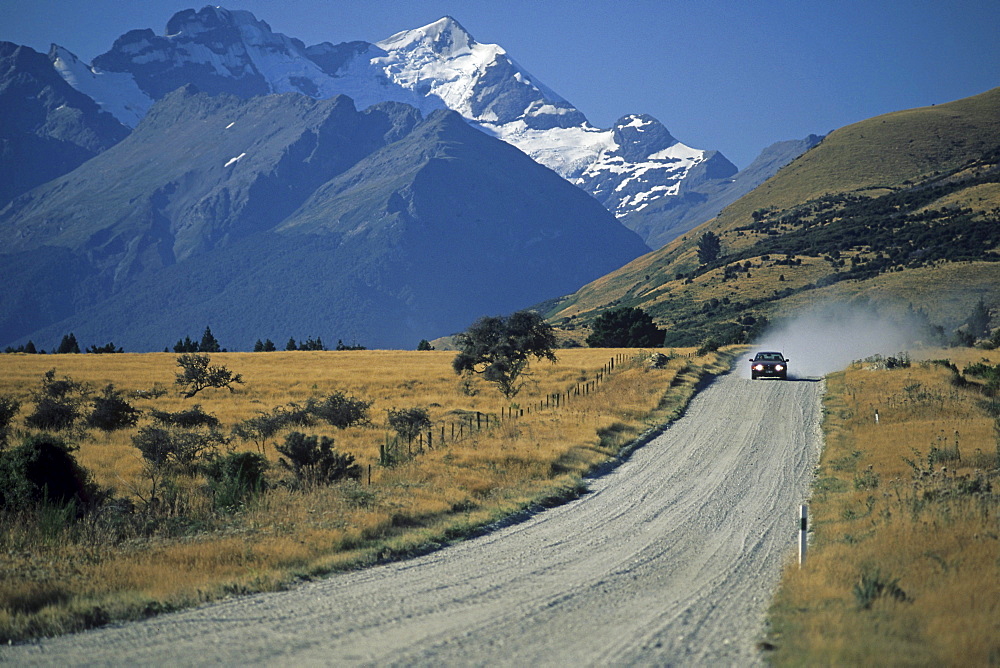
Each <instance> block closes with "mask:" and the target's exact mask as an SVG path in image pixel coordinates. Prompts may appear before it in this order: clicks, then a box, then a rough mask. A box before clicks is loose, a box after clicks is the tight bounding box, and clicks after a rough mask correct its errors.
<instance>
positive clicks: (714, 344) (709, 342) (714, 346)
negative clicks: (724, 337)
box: [695, 337, 720, 357]
mask: <svg viewBox="0 0 1000 668" xmlns="http://www.w3.org/2000/svg"><path fill="white" fill-rule="evenodd" d="M719 345H720V344H719V342H718V340H716V339H715V338H714V337H709V338H707V339H705V340H704V341H703V342H702V344H701V347H699V348H698V351H697V352H696V353H695V354H696V355H698V357H701V356H702V355H707V354H709V353H714V352H715V351H716V350H718V349H719Z"/></svg>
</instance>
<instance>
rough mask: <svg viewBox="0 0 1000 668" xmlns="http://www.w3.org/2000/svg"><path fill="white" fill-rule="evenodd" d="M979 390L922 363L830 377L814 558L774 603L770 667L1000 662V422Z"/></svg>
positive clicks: (961, 353) (993, 360)
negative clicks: (990, 411)
mask: <svg viewBox="0 0 1000 668" xmlns="http://www.w3.org/2000/svg"><path fill="white" fill-rule="evenodd" d="M925 356H926V357H928V358H934V357H940V358H945V357H948V358H950V359H951V360H952V362H953V363H954V364H955V365H956V366H957V368H958V369H959V370H961V369H963V368H965V366H966V365H967V364H969V363H971V362H977V361H980V360H981V359H982V358H983V357H984V356H985V357H986V358H987V359H988V360H989V363H990V364H993V365H995V364H997V363H1000V353H997V352H996V351H992V352H989V353H984V351H980V350H947V351H937V352H935V353H927V354H925ZM982 389H983V388H982V386H981V385H976V384H974V382H973V384H969V383H966V382H961V381H957V380H956V376H955V374H954V373H953V371H952V370H950V369H948V368H947V367H945V366H943V365H941V364H936V363H931V362H927V361H925V362H921V363H917V364H915V365H914V366H912V367H910V368H904V369H893V370H872V369H870V368H866V366H865V365H855V366H852V367H851V368H849V369H847V370H846V371H843V372H840V373H836V374H832V375H831V376H829V377H828V393H827V397H826V400H825V401H826V406H825V408H826V421H825V425H824V428H825V430H826V435H827V443H826V448H825V451H824V453H823V455H822V458H821V462H820V466H819V471H818V476H817V481H816V484H815V486H814V488H813V498H812V500H811V503H810V515H811V520H810V525H811V528H812V535H811V539H812V540H811V547H810V552H809V558H808V561H807V563H806V566H805V567H804V568H802V569H800V568H799V567H798V565H797V564H794V565H789V566H788V567H787V568H786V571H785V574H784V578H783V581H782V584H781V588H780V590H779V593H778V595H777V597H776V599H775V601H774V603H773V605H772V608H771V612H770V621H771V633H770V636H769V638H768V643H769V644H770V645H773V646H775V647H777V650H776V651H775V653H774V654H773V655H772V656H771V658H772V661H773V662H774V663H776V664H780V665H789V664H791V665H817V664H818V665H884V664H894V665H900V664H901V665H913V664H919V665H956V666H957V665H963V666H965V665H993V664H995V663H997V661H998V660H1000V431H998V429H1000V425H997V423H996V422H995V418H994V417H993V416H990V415H988V413H987V412H986V411H985V410H984V409H983V401H984V396H983V392H982ZM876 410H878V413H879V421H878V423H877V424H876V422H875V419H874V416H875V411H876Z"/></svg>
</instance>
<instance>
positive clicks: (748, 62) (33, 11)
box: [0, 0, 1000, 167]
mask: <svg viewBox="0 0 1000 668" xmlns="http://www.w3.org/2000/svg"><path fill="white" fill-rule="evenodd" d="M217 1H218V0H217ZM203 4H204V3H198V2H195V3H191V2H183V1H180V0H179V1H176V2H175V1H172V0H0V17H2V19H0V40H6V41H11V42H16V43H18V44H26V45H28V46H31V47H32V48H35V49H37V50H39V51H47V50H48V47H49V44H50V43H52V42H55V43H57V44H60V45H61V46H64V47H66V48H68V49H69V50H70V51H72V52H74V53H75V54H76V55H77V56H79V57H81V58H82V59H84V60H85V61H88V62H89V61H90V60H91V59H92V58H93V57H94V56H96V55H98V54H100V53H103V52H105V51H107V50H108V49H109V48H110V47H111V44H112V43H113V42H114V40H115V38H116V37H118V36H119V35H121V34H122V33H124V32H126V31H127V30H130V29H136V28H152V29H153V31H154V32H156V33H158V34H162V33H163V30H164V27H165V26H166V23H167V20H168V19H169V18H170V17H171V16H172V15H173V14H174V13H175V12H177V11H180V10H182V9H188V8H195V9H197V8H200V7H202V6H203ZM223 6H224V7H226V8H228V9H248V10H250V11H252V12H253V13H254V14H255V15H256V16H257V18H259V19H262V20H264V21H267V22H268V23H269V24H270V25H271V28H272V29H274V30H275V31H276V32H282V33H285V34H286V35H289V36H291V37H297V38H299V39H301V40H302V41H304V42H305V43H306V44H315V43H318V42H323V41H328V42H333V43H339V42H344V41H349V40H367V41H377V40H380V39H383V38H385V37H388V36H389V35H392V34H393V33H395V32H398V31H400V30H405V29H410V28H416V27H419V26H422V25H426V24H428V23H431V22H433V21H435V20H437V19H439V18H441V17H442V16H445V15H450V16H452V17H454V18H455V19H457V20H458V21H459V23H461V24H462V25H463V26H464V27H465V28H466V30H468V31H469V32H470V33H471V34H472V36H473V37H474V38H475V39H476V40H477V41H479V42H483V43H494V44H500V45H501V46H503V47H504V48H505V49H506V50H507V52H508V54H510V56H511V57H512V58H514V60H516V61H517V62H518V63H520V64H521V65H522V66H523V67H524V68H525V69H527V70H528V71H529V72H530V73H531V74H532V75H533V76H534V77H535V78H536V79H538V80H540V81H542V82H543V83H545V84H546V85H547V86H549V87H550V88H552V89H553V90H555V91H556V92H557V93H559V94H560V95H562V96H563V97H564V98H566V99H567V100H569V101H570V102H571V103H572V104H573V105H575V106H576V107H577V108H578V109H580V110H581V111H582V112H583V113H584V114H585V115H586V116H587V117H588V118H589V119H590V121H591V122H592V123H593V124H595V125H597V126H599V127H609V126H610V125H611V123H613V122H614V121H615V120H616V119H617V118H619V117H620V116H622V115H624V114H628V113H646V114H650V115H652V116H654V117H656V118H658V119H659V120H660V121H661V122H662V123H663V124H664V125H666V127H667V128H668V129H669V130H670V131H671V133H672V134H673V135H674V136H675V137H676V138H677V139H679V140H681V141H682V142H684V143H686V144H688V145H690V146H693V147H696V148H702V149H716V150H719V151H721V152H722V153H723V154H725V155H726V157H728V158H729V159H730V160H732V161H733V162H734V163H736V164H737V165H738V166H739V167H745V166H746V165H747V164H748V163H749V162H750V161H751V160H753V158H754V157H756V155H757V154H758V153H759V152H760V150H761V149H763V148H764V147H765V146H767V145H769V144H771V143H773V142H775V141H781V140H784V139H798V138H801V137H804V136H806V135H808V134H810V133H816V134H824V133H826V132H829V131H830V130H833V129H836V128H838V127H842V126H844V125H848V124H850V123H853V122H855V121H859V120H863V119H865V118H870V117H872V116H876V115H879V114H883V113H887V112H890V111H898V110H901V109H908V108H912V107H920V106H927V105H931V104H940V103H943V102H948V101H951V100H955V99H958V98H962V97H967V96H969V95H975V94H977V93H981V92H984V91H986V90H989V89H990V88H993V87H996V86H1000V0H953V1H950V2H943V1H941V0H931V1H926V0H912V1H910V2H906V1H901V0H895V1H889V0H864V1H862V0H826V1H825V2H815V1H811V0H796V1H782V2H778V1H774V2H771V1H767V0H756V1H755V0H740V1H735V0H733V1H730V0H727V1H717V2H716V1H711V0H684V1H681V0H572V1H569V0H505V1H504V2H499V1H498V0H488V1H480V0H230V1H228V2H226V3H224V4H223Z"/></svg>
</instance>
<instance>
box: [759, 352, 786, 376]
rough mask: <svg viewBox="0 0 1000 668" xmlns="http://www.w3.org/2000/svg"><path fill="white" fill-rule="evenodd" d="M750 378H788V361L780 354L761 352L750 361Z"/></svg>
mask: <svg viewBox="0 0 1000 668" xmlns="http://www.w3.org/2000/svg"><path fill="white" fill-rule="evenodd" d="M750 378H752V379H753V380H757V379H758V378H780V379H782V380H786V379H787V378H788V360H787V359H785V356H784V355H782V354H781V353H775V352H766V353H764V352H761V353H757V355H756V356H755V357H754V358H753V359H752V360H750Z"/></svg>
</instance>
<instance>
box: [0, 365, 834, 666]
mask: <svg viewBox="0 0 1000 668" xmlns="http://www.w3.org/2000/svg"><path fill="white" fill-rule="evenodd" d="M822 392H823V383H822V382H821V381H819V380H799V381H787V382H782V381H751V380H749V379H748V378H746V377H745V375H743V374H741V373H739V372H734V373H730V374H728V375H726V376H723V377H721V378H719V379H718V380H716V381H715V382H714V383H712V384H711V385H709V386H708V387H707V388H706V389H704V390H703V391H702V392H701V393H700V394H699V395H698V396H697V397H695V399H694V400H693V402H692V403H691V405H690V407H689V408H688V410H687V413H686V415H685V416H684V417H683V418H682V419H681V420H679V421H678V422H676V423H675V424H674V425H673V426H671V427H670V428H669V429H667V430H666V431H665V432H664V433H663V434H661V435H660V436H658V437H657V438H655V439H654V440H652V441H650V442H649V443H647V444H646V445H644V446H643V447H641V448H638V449H637V450H635V451H634V452H633V453H632V455H631V456H630V457H629V458H628V459H627V461H625V462H624V463H623V464H622V465H621V466H619V467H617V468H615V469H613V470H612V471H611V472H609V473H606V474H605V475H602V476H600V477H598V478H595V479H594V480H591V481H590V493H588V494H586V495H584V496H582V497H581V498H579V499H577V500H575V501H572V502H570V503H567V504H565V505H563V506H560V507H557V508H553V509H550V510H546V511H544V512H540V513H538V514H536V515H534V516H532V517H531V518H530V519H528V520H525V521H523V522H520V523H517V524H513V525H511V526H507V527H504V528H501V529H498V530H496V531H494V532H492V533H489V534H487V535H484V536H480V537H478V538H475V539H471V540H468V541H465V542H463V543H460V544H457V545H454V546H451V547H448V548H445V549H442V550H438V551H436V552H433V553H431V554H428V555H425V556H422V557H418V558H415V559H411V560H407V561H402V562H398V563H392V564H387V565H382V566H377V567H374V568H370V569H367V570H364V571H359V572H353V573H347V574H341V575H336V576H333V577H331V578H329V579H327V580H323V581H319V582H314V583H309V584H307V585H304V586H300V587H296V588H295V589H293V590H289V591H285V592H279V593H274V594H264V595H258V596H251V597H244V598H234V599H230V600H227V601H223V602H220V603H217V604H211V605H206V606H204V607H200V608H197V609H193V610H189V611H185V612H180V613H176V614H170V615H164V616H161V617H156V618H153V619H150V620H148V621H145V622H140V623H131V624H124V625H119V626H112V627H107V628H103V629H98V630H95V631H92V632H87V633H81V634H76V635H72V636H67V637H61V638H54V639H49V640H45V641H42V642H40V643H33V644H28V645H21V646H14V647H7V648H2V649H0V663H5V662H9V663H12V664H20V665H25V664H59V665H75V664H91V665H162V664H169V665H203V664H213V663H214V664H224V665H240V664H243V665H261V664H268V665H279V666H280V665H296V666H301V665H359V664H360V665H364V664H372V665H400V666H403V665H406V666H411V665H428V666H430V665H434V666H440V665H491V666H492V665H510V666H513V665H517V666H526V665H532V666H540V665H541V666H544V665H585V666H586V665H592V666H602V665H610V664H614V665H623V664H629V665H740V666H744V665H753V664H755V663H760V662H762V657H761V655H760V653H759V652H758V650H757V649H756V647H755V646H756V643H757V642H758V641H759V640H760V639H761V635H762V633H763V630H764V615H765V611H766V609H767V606H768V603H769V601H770V599H771V596H772V594H773V592H774V588H775V586H776V583H777V580H778V577H779V574H780V569H781V566H782V565H783V563H785V562H786V561H787V560H788V559H790V558H791V557H792V556H793V555H794V554H795V549H796V548H795V546H796V536H797V529H798V520H797V512H798V505H799V504H800V503H801V502H803V501H804V500H805V497H806V494H807V493H808V486H809V483H810V480H811V476H812V471H813V468H814V466H815V464H816V462H817V460H818V455H819V450H820V448H821V442H822V437H821V434H820V430H819V424H820V398H821V396H822Z"/></svg>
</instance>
